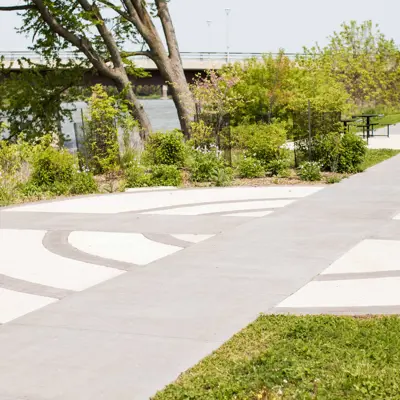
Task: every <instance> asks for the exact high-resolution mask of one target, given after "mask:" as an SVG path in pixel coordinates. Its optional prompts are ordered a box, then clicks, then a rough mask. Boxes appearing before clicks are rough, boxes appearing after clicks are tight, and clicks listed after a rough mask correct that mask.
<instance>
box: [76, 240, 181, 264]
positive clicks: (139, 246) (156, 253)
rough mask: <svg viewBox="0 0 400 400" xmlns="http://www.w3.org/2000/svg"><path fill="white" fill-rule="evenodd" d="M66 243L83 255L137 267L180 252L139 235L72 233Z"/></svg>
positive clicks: (175, 247) (174, 247)
mask: <svg viewBox="0 0 400 400" xmlns="http://www.w3.org/2000/svg"><path fill="white" fill-rule="evenodd" d="M68 241H69V243H70V244H71V245H72V246H74V247H75V248H77V249H79V250H81V251H84V252H85V253H89V254H94V255H96V256H100V257H103V258H109V259H113V260H118V261H123V262H128V263H133V264H137V265H147V264H150V263H151V262H153V261H156V260H158V259H160V258H163V257H166V256H169V255H170V254H173V253H176V252H177V251H180V250H182V248H181V247H177V246H171V245H166V244H162V243H157V242H153V241H152V240H149V239H147V238H145V237H144V236H143V235H142V234H139V233H116V232H72V233H71V234H70V235H69V238H68Z"/></svg>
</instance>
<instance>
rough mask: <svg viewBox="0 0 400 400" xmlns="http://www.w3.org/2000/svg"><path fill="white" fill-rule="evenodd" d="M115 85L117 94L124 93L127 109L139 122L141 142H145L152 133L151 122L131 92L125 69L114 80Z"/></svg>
mask: <svg viewBox="0 0 400 400" xmlns="http://www.w3.org/2000/svg"><path fill="white" fill-rule="evenodd" d="M115 83H116V85H117V89H118V90H119V92H125V98H126V99H127V100H128V102H129V109H130V111H131V113H132V115H133V116H134V117H135V119H137V121H138V122H139V125H140V137H141V139H142V140H146V139H147V138H148V136H149V134H150V133H151V131H152V127H151V122H150V119H149V117H148V115H147V113H146V112H145V110H144V108H143V105H142V104H141V103H140V101H139V99H138V98H137V97H136V95H135V93H134V91H133V88H132V85H131V82H130V81H129V78H128V75H127V73H126V71H125V69H124V71H123V72H121V73H120V76H119V77H118V79H116V80H115Z"/></svg>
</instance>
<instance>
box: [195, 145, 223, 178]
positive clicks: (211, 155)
mask: <svg viewBox="0 0 400 400" xmlns="http://www.w3.org/2000/svg"><path fill="white" fill-rule="evenodd" d="M192 156H193V159H192V160H191V162H190V166H189V169H190V178H191V180H192V182H213V181H214V178H215V175H216V174H217V173H218V171H219V170H220V169H221V168H225V162H224V160H223V158H222V155H221V152H220V151H219V150H217V149H216V148H215V147H213V148H211V149H197V150H194V151H193V153H192Z"/></svg>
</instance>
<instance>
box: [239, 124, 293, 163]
mask: <svg viewBox="0 0 400 400" xmlns="http://www.w3.org/2000/svg"><path fill="white" fill-rule="evenodd" d="M286 133H287V131H286V125H285V124H283V123H273V124H268V125H267V124H252V125H239V126H237V127H235V128H233V129H232V140H233V144H234V146H235V147H238V148H240V149H243V150H245V152H246V155H247V156H249V157H254V158H257V159H258V160H260V161H261V162H262V163H263V165H267V164H268V163H269V162H270V161H272V160H275V159H279V158H282V156H283V154H284V153H285V150H284V149H283V148H282V146H283V145H284V144H285V142H286Z"/></svg>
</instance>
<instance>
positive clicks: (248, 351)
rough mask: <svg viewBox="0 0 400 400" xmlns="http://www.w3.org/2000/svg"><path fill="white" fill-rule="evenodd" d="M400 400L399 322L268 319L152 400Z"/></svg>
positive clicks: (395, 319)
mask: <svg viewBox="0 0 400 400" xmlns="http://www.w3.org/2000/svg"><path fill="white" fill-rule="evenodd" d="M183 399H185V400H189V399H193V400H195V399H196V400H203V399H210V400H211V399H213V400H223V399H224V400H225V399H226V400H233V399H235V400H276V399H324V400H333V399H335V400H337V399H346V400H360V399H363V400H365V399H385V400H388V399H400V317H397V316H391V317H383V316H375V317H372V316H371V317H363V318H353V317H335V316H301V317H296V316H284V315H268V316H267V315H262V316H260V317H259V318H258V319H257V320H256V321H255V322H254V323H252V324H251V325H249V326H248V327H247V328H245V329H244V330H243V331H241V332H239V333H238V334H236V335H235V336H234V337H233V338H232V339H230V340H229V341H228V342H226V343H225V344H224V345H222V346H221V348H220V349H218V350H217V351H215V352H214V353H213V354H211V355H210V356H208V357H206V358H205V359H203V360H202V361H201V362H200V363H199V364H197V365H196V366H195V367H193V368H192V369H190V370H188V371H187V372H185V373H183V374H182V375H181V376H180V377H179V378H178V379H177V381H176V382H174V383H172V384H171V385H169V386H167V387H166V388H165V389H164V390H163V391H160V392H159V393H157V394H156V396H155V397H154V398H153V400H183Z"/></svg>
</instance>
